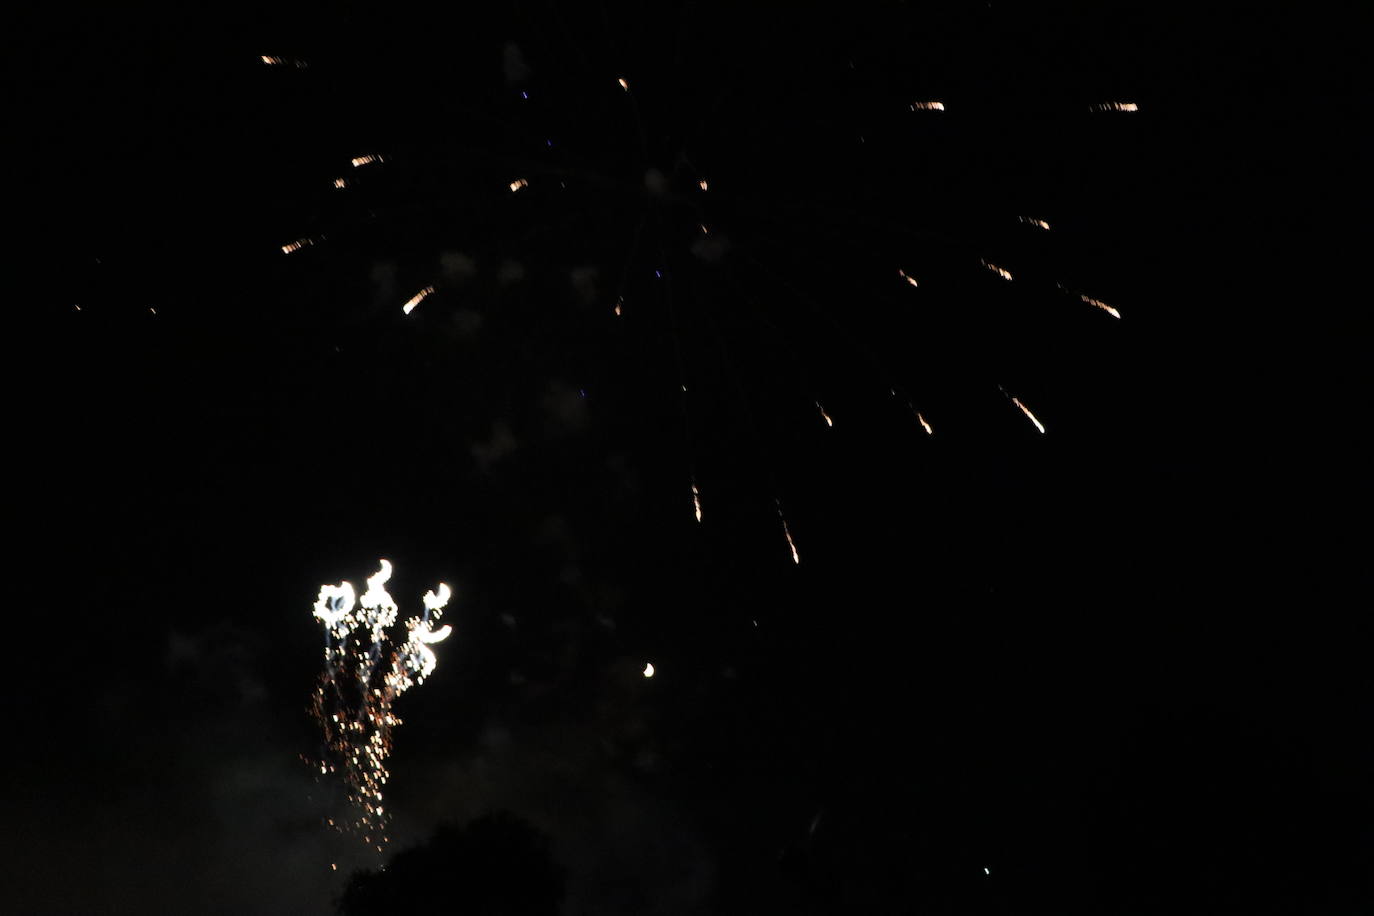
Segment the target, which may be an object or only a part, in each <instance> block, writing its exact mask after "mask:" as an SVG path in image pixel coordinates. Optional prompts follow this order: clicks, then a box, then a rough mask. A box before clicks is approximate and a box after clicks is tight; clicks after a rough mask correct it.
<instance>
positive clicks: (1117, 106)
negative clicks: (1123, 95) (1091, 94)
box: [1088, 102, 1140, 111]
mask: <svg viewBox="0 0 1374 916" xmlns="http://www.w3.org/2000/svg"><path fill="white" fill-rule="evenodd" d="M1088 110H1089V111H1139V110H1140V106H1139V105H1137V104H1136V103H1135V102H1101V103H1099V104H1097V105H1089V106H1088Z"/></svg>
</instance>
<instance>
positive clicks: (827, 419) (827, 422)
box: [816, 401, 835, 427]
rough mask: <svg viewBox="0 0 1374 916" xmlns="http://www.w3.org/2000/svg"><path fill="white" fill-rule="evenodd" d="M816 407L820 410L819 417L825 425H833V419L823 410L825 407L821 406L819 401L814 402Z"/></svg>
mask: <svg viewBox="0 0 1374 916" xmlns="http://www.w3.org/2000/svg"><path fill="white" fill-rule="evenodd" d="M816 409H817V410H819V411H820V412H821V418H822V419H824V420H825V425H826V426H830V427H833V426H834V425H835V421H834V420H832V419H830V414H828V413H826V412H825V408H824V407H822V406H821V402H820V401H817V402H816Z"/></svg>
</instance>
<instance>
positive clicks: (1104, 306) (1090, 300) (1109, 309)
mask: <svg viewBox="0 0 1374 916" xmlns="http://www.w3.org/2000/svg"><path fill="white" fill-rule="evenodd" d="M1078 298H1079V299H1082V300H1083V301H1084V302H1086V303H1088V305H1094V306H1097V307H1098V308H1100V309H1102V311H1104V312H1106V313H1107V314H1108V315H1111V316H1112V317H1113V318H1117V319H1119V318H1120V317H1121V313H1120V312H1118V311H1117V310H1116V309H1115V308H1113V307H1112V306H1110V305H1108V304H1107V303H1105V302H1103V301H1102V300H1101V299H1094V298H1093V297H1092V296H1085V295H1083V294H1082V293H1080V294H1079V296H1078Z"/></svg>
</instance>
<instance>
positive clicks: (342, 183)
mask: <svg viewBox="0 0 1374 916" xmlns="http://www.w3.org/2000/svg"><path fill="white" fill-rule="evenodd" d="M334 187H336V188H346V187H348V179H346V178H335V179H334Z"/></svg>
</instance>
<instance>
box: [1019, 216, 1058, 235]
mask: <svg viewBox="0 0 1374 916" xmlns="http://www.w3.org/2000/svg"><path fill="white" fill-rule="evenodd" d="M1017 219H1019V220H1020V221H1021V222H1023V223H1028V224H1029V225H1032V226H1035V227H1036V228H1037V229H1044V230H1045V231H1046V232H1049V231H1050V224H1049V223H1047V222H1045V221H1044V220H1043V219H1036V218H1035V217H1033V216H1018V217H1017Z"/></svg>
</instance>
